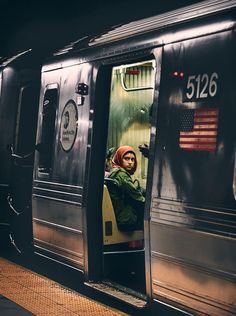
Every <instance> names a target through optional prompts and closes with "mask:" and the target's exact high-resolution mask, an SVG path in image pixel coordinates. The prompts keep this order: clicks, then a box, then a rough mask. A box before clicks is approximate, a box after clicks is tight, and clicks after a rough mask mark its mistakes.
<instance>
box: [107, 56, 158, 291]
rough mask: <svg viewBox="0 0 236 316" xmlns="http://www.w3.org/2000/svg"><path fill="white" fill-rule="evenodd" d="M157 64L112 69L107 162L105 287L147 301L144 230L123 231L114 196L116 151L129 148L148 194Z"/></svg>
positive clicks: (123, 65)
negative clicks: (133, 154)
mask: <svg viewBox="0 0 236 316" xmlns="http://www.w3.org/2000/svg"><path fill="white" fill-rule="evenodd" d="M155 73H156V61H155V60H154V59H150V60H145V61H141V62H137V63H132V64H131V63H130V64H122V65H119V66H115V67H113V68H112V77H111V87H110V100H109V121H108V132H107V157H106V158H107V159H106V163H105V179H104V191H103V204H102V216H103V253H102V257H103V272H102V273H103V281H104V282H105V283H108V284H110V285H112V286H114V287H117V288H121V289H122V288H123V289H124V288H125V291H126V292H131V293H133V294H137V296H140V295H141V296H143V295H145V294H146V285H145V243H144V231H143V230H140V229H138V230H131V231H125V232H124V231H122V230H120V229H119V228H118V226H117V221H116V217H117V212H116V209H114V203H113V201H112V196H111V195H110V190H111V186H112V184H111V181H109V180H110V179H109V175H110V172H111V165H110V162H111V159H112V156H113V155H114V153H115V151H116V149H117V148H118V147H120V146H124V145H129V146H132V147H133V148H134V150H135V153H136V157H137V170H136V172H135V175H133V176H132V180H133V181H134V180H135V179H137V180H138V182H139V184H140V186H141V187H142V188H143V189H144V190H145V189H146V182H147V170H148V154H149V152H148V151H149V141H150V128H151V114H152V104H153V99H154V84H155Z"/></svg>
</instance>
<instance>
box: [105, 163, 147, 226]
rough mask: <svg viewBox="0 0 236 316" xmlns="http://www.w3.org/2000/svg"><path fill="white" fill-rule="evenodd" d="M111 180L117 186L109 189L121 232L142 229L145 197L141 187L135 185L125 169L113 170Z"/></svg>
mask: <svg viewBox="0 0 236 316" xmlns="http://www.w3.org/2000/svg"><path fill="white" fill-rule="evenodd" d="M109 178H110V179H113V180H115V185H113V186H110V187H108V189H109V193H110V196H111V200H112V204H113V207H114V210H115V214H116V220H117V225H118V228H119V229H120V230H133V229H140V228H141V227H140V224H141V225H143V214H144V203H145V197H144V196H143V195H142V193H141V190H140V187H139V185H135V183H134V181H133V180H132V178H131V176H130V174H129V173H128V172H127V171H126V170H125V169H123V168H113V169H112V171H111V173H110V175H109Z"/></svg>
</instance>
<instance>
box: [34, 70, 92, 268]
mask: <svg viewBox="0 0 236 316" xmlns="http://www.w3.org/2000/svg"><path fill="white" fill-rule="evenodd" d="M90 80H91V66H90V65H89V64H88V65H82V66H81V65H74V66H70V67H68V68H61V69H57V70H56V71H49V72H45V73H43V76H42V87H43V89H42V94H41V100H40V116H39V125H40V126H42V130H41V131H40V133H39V134H38V137H37V142H38V144H41V149H40V150H39V151H38V155H37V156H36V157H37V160H36V165H37V168H36V170H35V178H34V185H33V210H34V222H33V229H34V236H35V246H36V247H37V248H39V249H41V250H42V251H44V252H45V253H46V252H50V253H51V254H52V255H53V256H54V257H55V258H57V256H62V257H63V258H64V260H68V262H73V264H74V265H75V266H76V267H77V268H81V269H84V258H83V257H84V248H83V231H84V226H83V211H82V200H83V195H84V179H85V164H86V153H87V147H88V129H89V119H90V112H89V103H90V102H89V98H87V99H86V100H85V102H84V103H83V104H81V105H80V104H78V102H80V101H78V98H79V96H78V94H76V89H77V88H78V84H79V83H80V82H84V81H85V82H87V83H88V82H90ZM51 92H54V93H55V95H53V97H52V94H51ZM50 97H51V99H50ZM81 102H83V101H81ZM50 107H51V109H50ZM51 112H52V113H53V114H52V113H51ZM68 118H69V119H70V122H69V123H68V121H67V120H68ZM68 124H69V125H68ZM51 125H52V126H53V128H52V129H51V128H50V127H51ZM49 147H50V148H53V150H51V152H50V155H48V151H47V149H48V148H49Z"/></svg>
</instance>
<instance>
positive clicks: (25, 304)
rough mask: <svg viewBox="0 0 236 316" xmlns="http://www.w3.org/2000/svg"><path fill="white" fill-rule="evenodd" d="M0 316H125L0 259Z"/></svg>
mask: <svg viewBox="0 0 236 316" xmlns="http://www.w3.org/2000/svg"><path fill="white" fill-rule="evenodd" d="M0 315H1V316H32V315H37V316H49V315H53V316H64V315H65V316H75V315H91V316H92V315H94V316H99V315H103V316H116V315H117V316H118V315H128V314H125V313H123V312H121V311H118V310H116V309H114V308H111V307H110V306H106V305H104V304H101V303H100V302H96V301H95V300H92V299H90V298H87V297H85V296H83V295H81V294H80V293H78V292H75V291H73V290H71V289H69V288H66V287H64V286H62V285H60V284H59V283H57V282H55V281H52V280H50V279H47V278H46V277H44V276H41V275H39V274H37V273H35V272H32V271H30V270H28V269H26V268H24V267H22V266H19V265H17V264H15V263H12V262H11V261H9V260H7V259H4V258H1V257H0Z"/></svg>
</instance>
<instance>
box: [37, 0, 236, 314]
mask: <svg viewBox="0 0 236 316" xmlns="http://www.w3.org/2000/svg"><path fill="white" fill-rule="evenodd" d="M235 7H236V2H235V1H204V2H203V3H200V4H196V5H193V6H191V7H187V8H184V9H180V10H177V11H174V12H170V13H166V14H163V15H160V16H157V17H154V18H150V19H144V20H141V21H138V22H132V23H129V24H127V25H124V26H121V27H117V28H115V29H113V30H111V31H109V32H107V33H105V34H102V35H101V36H98V37H96V38H93V39H83V40H81V41H78V42H75V43H72V44H71V45H69V46H68V47H67V48H66V49H64V50H61V51H59V52H57V53H55V54H54V56H53V57H52V58H51V59H49V60H48V61H47V63H45V65H44V67H43V69H42V88H41V97H40V111H39V120H38V134H37V143H38V146H37V148H38V151H37V153H36V159H35V167H34V181H33V234H34V244H35V247H36V252H37V253H38V254H40V255H43V256H47V257H48V258H51V259H54V260H57V261H59V262H61V263H63V264H69V265H71V266H72V267H75V268H77V269H79V270H80V271H81V272H82V273H84V274H85V281H86V282H87V283H89V284H90V285H91V286H94V287H95V288H97V289H98V288H102V285H103V286H104V287H103V289H104V288H106V287H105V285H106V286H107V288H109V286H117V283H118V287H119V288H122V289H123V291H125V292H129V293H130V291H127V288H131V290H133V291H134V292H135V293H136V294H137V295H136V296H138V297H139V298H140V297H141V298H142V299H144V300H145V302H146V303H148V304H153V303H155V302H163V303H164V304H169V305H172V306H173V308H178V309H181V310H183V311H184V312H186V313H189V314H195V315H204V314H205V315H233V314H235V310H236V301H235V297H236V295H235V294H236V279H235V264H234V263H235V259H236V258H235V247H236V242H235V210H236V204H235V195H236V194H235V174H236V171H235V135H236V133H235V124H234V120H235V119H234V118H235V106H234V100H235V89H234V83H235V80H234V73H235V63H234V56H235V47H236V43H235V21H236V19H235V18H236V15H235V14H236V11H235ZM148 91H149V92H148ZM147 131H149V134H150V135H149V139H150V142H149V158H148V159H147V158H145V159H146V160H144V158H143V157H142V156H141V154H140V153H139V149H138V143H139V140H140V142H146V141H147V138H148V137H147ZM142 137H144V138H142ZM124 143H128V144H129V145H133V146H134V147H135V150H136V151H137V152H138V155H140V156H139V159H140V160H139V164H140V165H141V166H143V169H142V168H141V169H140V170H139V172H140V173H139V177H140V176H142V175H143V176H144V180H145V181H143V183H145V184H146V205H145V221H144V226H145V229H144V235H145V240H144V242H145V248H144V249H139V250H138V251H127V252H125V251H123V250H122V251H117V249H118V250H119V249H120V248H119V247H117V248H115V251H114V248H109V247H107V246H105V245H103V231H102V227H103V225H102V221H103V219H102V200H103V185H104V165H105V153H106V150H107V147H113V146H114V147H117V146H120V145H122V144H124ZM111 232H112V229H111ZM111 249H112V251H110V250H111ZM144 259H145V260H144ZM95 262H96V264H95ZM140 275H141V277H140ZM135 277H136V279H135ZM107 279H108V282H107ZM127 282H130V283H129V284H128V283H127ZM131 283H132V285H130V284H131ZM137 284H138V285H137ZM134 292H132V293H134Z"/></svg>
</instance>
